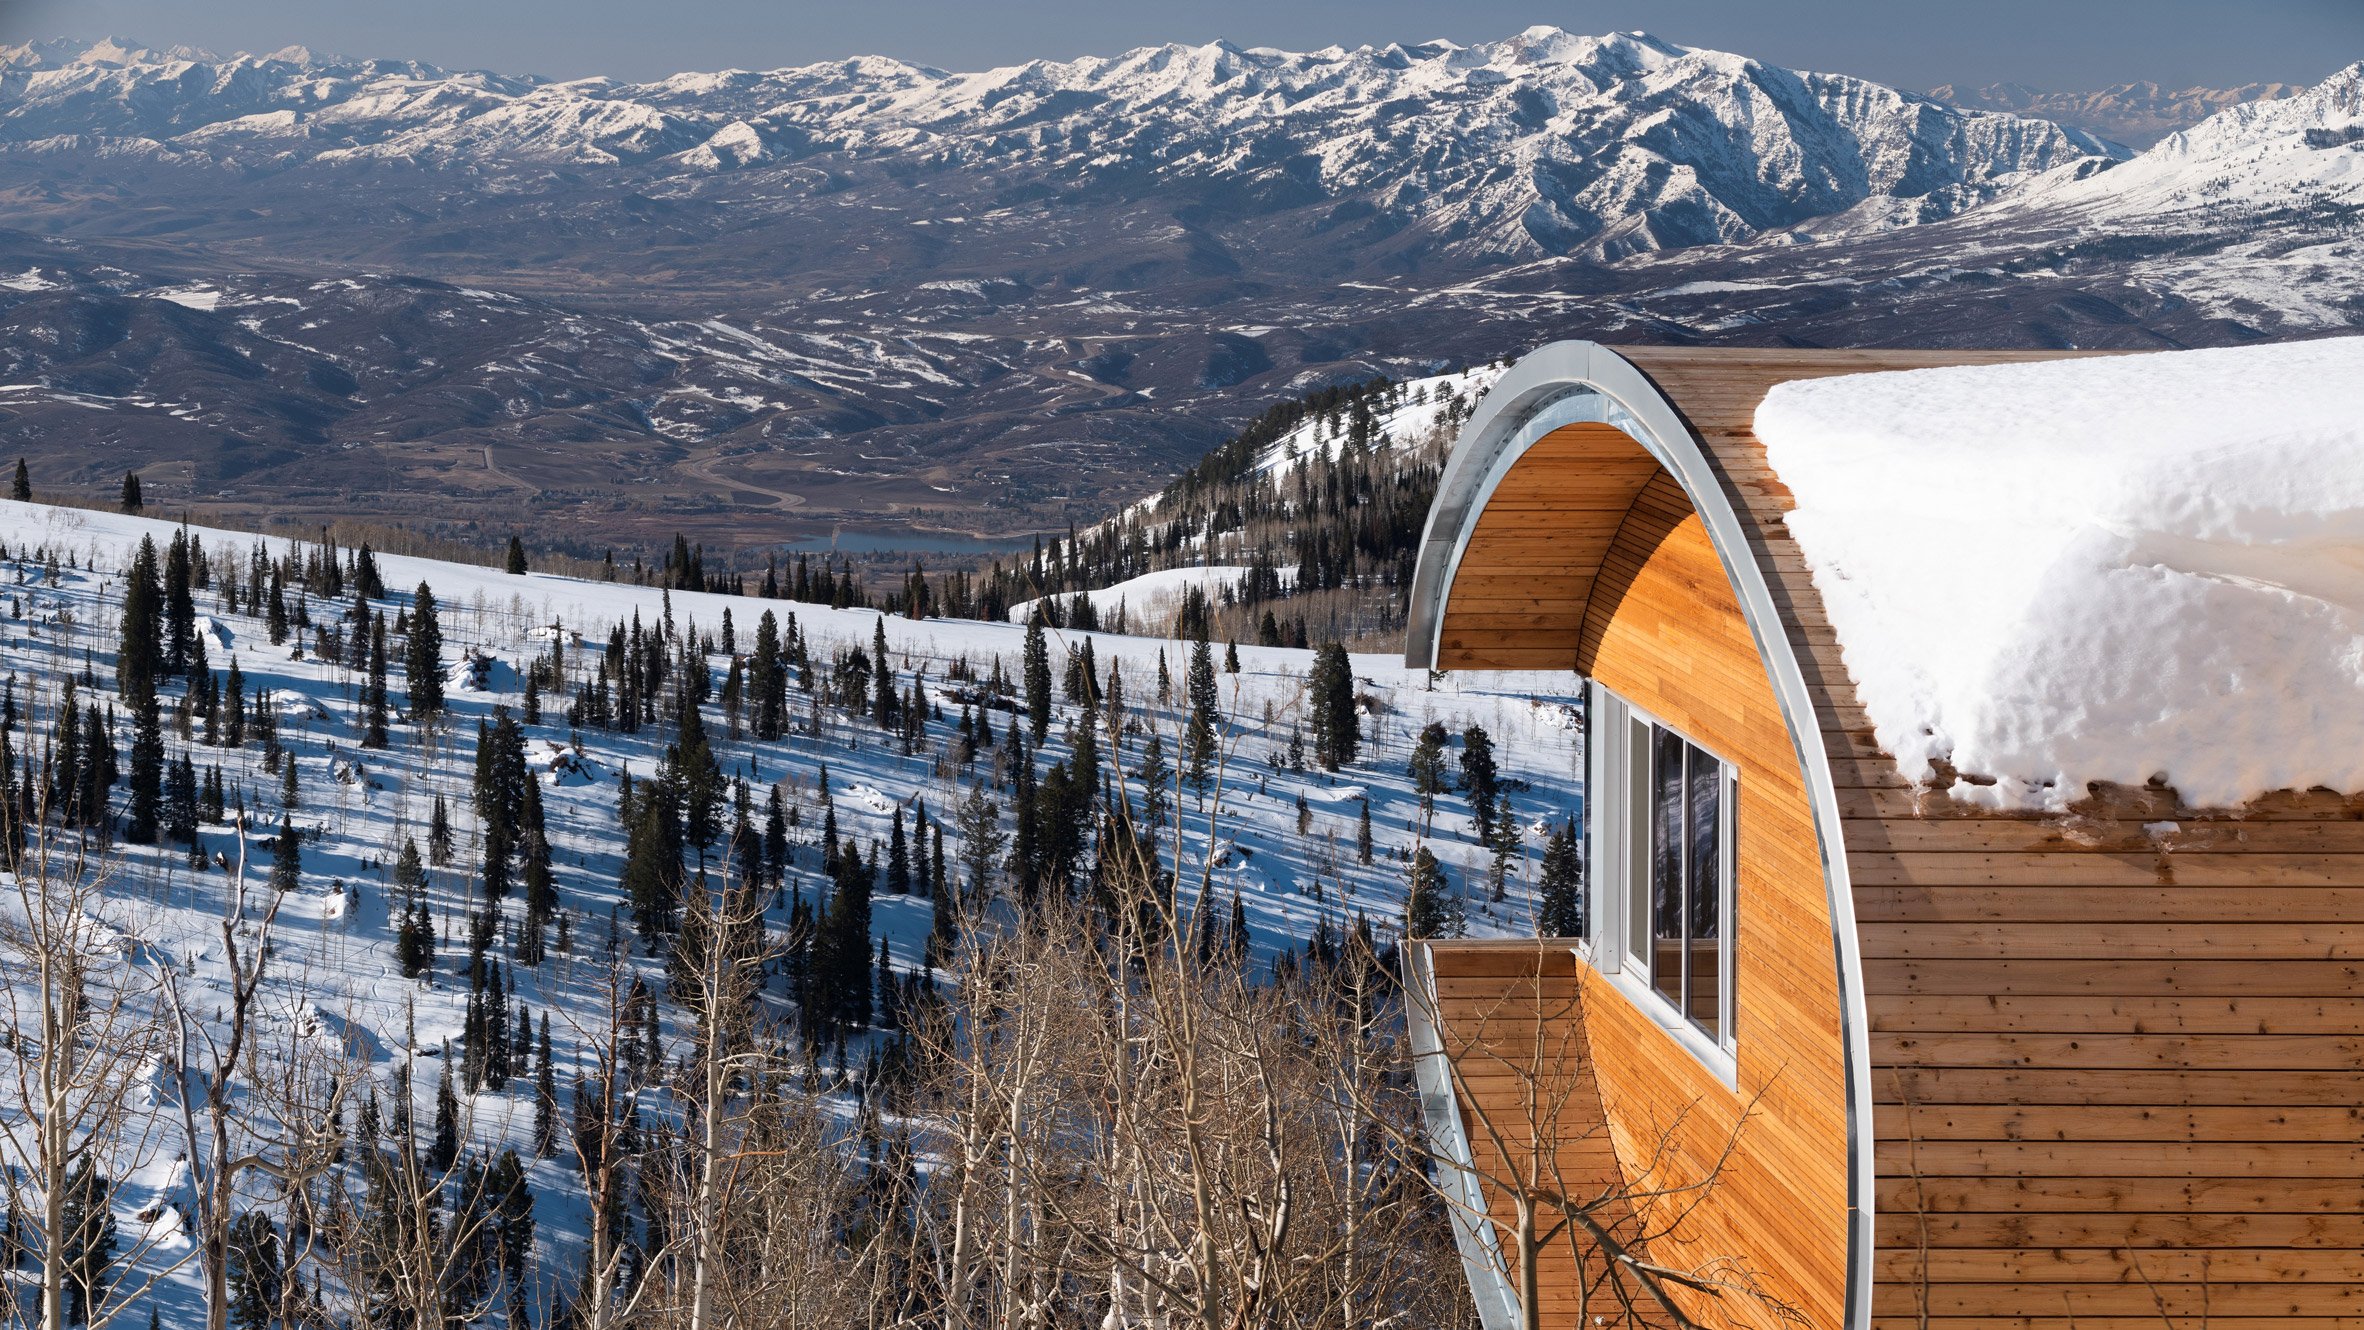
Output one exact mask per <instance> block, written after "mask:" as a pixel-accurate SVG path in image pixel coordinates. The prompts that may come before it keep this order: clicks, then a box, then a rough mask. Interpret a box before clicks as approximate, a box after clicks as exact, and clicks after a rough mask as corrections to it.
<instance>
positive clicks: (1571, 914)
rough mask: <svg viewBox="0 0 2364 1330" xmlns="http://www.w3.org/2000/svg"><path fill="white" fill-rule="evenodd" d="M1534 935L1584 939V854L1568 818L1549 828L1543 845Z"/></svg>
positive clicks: (1585, 926)
mask: <svg viewBox="0 0 2364 1330" xmlns="http://www.w3.org/2000/svg"><path fill="white" fill-rule="evenodd" d="M1539 906H1540V908H1539V909H1538V911H1537V916H1538V917H1537V932H1538V933H1539V934H1540V935H1542V936H1544V937H1584V936H1586V935H1587V920H1586V915H1585V900H1584V851H1583V847H1582V843H1581V842H1580V841H1579V840H1578V838H1577V835H1576V822H1575V819H1573V818H1571V819H1569V820H1568V821H1566V822H1563V823H1561V824H1560V825H1558V826H1555V827H1553V828H1552V829H1551V837H1550V839H1548V840H1546V841H1545V842H1544V843H1543V881H1542V900H1541V901H1540V902H1539Z"/></svg>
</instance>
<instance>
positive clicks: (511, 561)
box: [502, 536, 525, 577]
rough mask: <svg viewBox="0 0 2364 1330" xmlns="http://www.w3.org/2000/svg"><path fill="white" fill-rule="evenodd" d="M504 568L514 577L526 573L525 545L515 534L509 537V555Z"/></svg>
mask: <svg viewBox="0 0 2364 1330" xmlns="http://www.w3.org/2000/svg"><path fill="white" fill-rule="evenodd" d="M502 568H503V571H505V572H507V573H508V574H509V575H510V576H512V577H522V576H524V574H525V545H524V544H523V543H522V542H521V541H519V540H518V539H517V537H515V536H511V537H509V557H508V559H507V561H506V562H505V563H504V564H503V565H502Z"/></svg>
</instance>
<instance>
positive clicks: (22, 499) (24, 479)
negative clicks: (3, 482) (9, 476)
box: [8, 457, 33, 503]
mask: <svg viewBox="0 0 2364 1330" xmlns="http://www.w3.org/2000/svg"><path fill="white" fill-rule="evenodd" d="M8 497H9V498H12V499H14V500H16V501H17V502H18V503H31V502H32V501H33V473H32V472H31V471H29V470H27V469H26V468H25V459H23V458H22V457H20V458H18V459H16V479H15V480H14V481H11V482H10V483H9V486H8Z"/></svg>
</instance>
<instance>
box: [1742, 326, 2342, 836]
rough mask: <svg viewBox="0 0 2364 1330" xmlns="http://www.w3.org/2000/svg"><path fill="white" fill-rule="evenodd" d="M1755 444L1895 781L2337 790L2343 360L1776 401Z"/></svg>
mask: <svg viewBox="0 0 2364 1330" xmlns="http://www.w3.org/2000/svg"><path fill="white" fill-rule="evenodd" d="M1756 432H1757V436H1758V437H1759V438H1760V439H1762V440H1763V441H1764V444H1765V449H1766V454H1767V457H1768V459H1769V460H1770V461H1771V463H1772V465H1773V468H1774V469H1775V471H1776V472H1778V473H1779V475H1780V477H1781V479H1782V481H1783V483H1784V484H1786V485H1787V486H1788V487H1789V489H1790V491H1791V494H1792V495H1793V496H1794V499H1795V502H1796V509H1795V511H1794V512H1792V513H1791V514H1790V516H1789V519H1788V521H1789V527H1790V530H1791V532H1792V533H1793V534H1794V535H1795V536H1796V538H1797V541H1798V545H1799V548H1800V550H1801V551H1802V552H1803V553H1804V555H1805V558H1806V562H1807V565H1808V566H1809V568H1810V569H1811V570H1812V573H1813V578H1814V585H1815V588H1816V590H1818V591H1819V592H1820V593H1821V595H1822V599H1823V602H1824V604H1825V606H1826V607H1827V609H1828V612H1829V615H1830V620H1831V626H1832V627H1833V628H1834V629H1835V630H1836V631H1837V634H1838V639H1839V644H1840V647H1841V649H1842V652H1843V655H1844V658H1845V661H1846V665H1847V670H1848V673H1849V674H1851V675H1852V676H1854V679H1855V685H1856V692H1857V694H1858V696H1859V697H1860V698H1861V700H1862V703H1863V705H1864V707H1865V709H1866V711H1867V712H1868V713H1869V717H1870V720H1871V723H1872V725H1873V726H1874V728H1875V730H1876V732H1877V735H1878V738H1879V741H1880V744H1881V746H1882V747H1883V748H1885V749H1886V750H1887V751H1889V752H1891V753H1893V754H1895V755H1896V759H1897V762H1898V764H1899V766H1900V767H1901V768H1902V769H1903V772H1904V774H1905V775H1906V776H1908V777H1911V778H1914V779H1927V778H1929V777H1930V776H1932V775H1933V774H1934V771H1935V768H1934V767H1933V765H1932V764H1933V763H1934V762H1935V761H1937V760H1940V759H1943V760H1947V761H1950V762H1951V763H1952V765H1953V766H1954V768H1955V769H1956V770H1957V771H1959V772H1960V773H1962V774H1963V776H1964V777H1965V780H1964V781H1963V782H1962V783H1957V784H1956V785H1955V786H1954V790H1953V792H1954V793H1955V794H1956V795H1957V796H1959V797H1964V798H1967V799H1970V800H1973V801H1976V802H1980V803H1985V804H1990V805H1994V806H1999V807H2012V808H2030V807H2032V808H2053V809H2058V808H2062V807H2065V806H2066V805H2068V804H2070V803H2073V802H2075V801H2076V800H2077V799H2079V798H2081V797H2083V795H2084V793H2085V787H2086V783H2087V782H2089V781H2097V780H2104V781H2115V782H2122V783H2128V784H2141V783H2143V782H2145V781H2147V780H2150V779H2151V778H2153V777H2154V776H2160V777H2164V779H2165V780H2167V781H2168V782H2169V783H2171V784H2173V785H2174V786H2175V787H2176V789H2177V790H2178V791H2179V792H2180V794H2181V795H2182V796H2183V798H2184V799H2185V800H2186V801H2187V802H2190V803H2192V804H2195V805H2201V806H2233V805H2237V804H2239V803H2242V802H2244V801H2246V800H2249V799H2251V798H2254V797H2255V796H2257V795H2260V794H2264V793H2267V792H2269V791H2273V790H2278V789H2307V788H2311V787H2315V786H2326V787H2329V788H2331V789H2334V790H2338V791H2341V792H2354V791H2358V790H2364V337H2346V338H2335V339H2330V340H2325V341H2314V342H2300V343H2290V344H2282V345H2274V346H2249V347H2238V348H2231V349H2224V350H2208V351H2177V352H2164V353H2157V354H2147V355H2137V356H2113V357H2096V358H2077V359H2069V360H2054V361H2045V362H2040V363H2033V364H2018V365H1994V366H1975V367H1961V368H1950V369H1929V370H1912V371H1906V372H1899V373H1883V374H1858V375H1848V376H1844V377H1838V378H1828V379H1814V380H1807V381H1802V382H1794V383H1785V384H1782V385H1780V386H1778V387H1776V388H1774V389H1773V391H1772V392H1770V393H1768V394H1767V395H1766V397H1765V400H1764V402H1763V403H1762V404H1761V405H1759V407H1758V408H1757V415H1756Z"/></svg>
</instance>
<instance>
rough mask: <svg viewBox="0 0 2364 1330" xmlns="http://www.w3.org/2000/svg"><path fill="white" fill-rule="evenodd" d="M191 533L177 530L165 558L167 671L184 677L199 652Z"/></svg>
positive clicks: (163, 633) (165, 668)
mask: <svg viewBox="0 0 2364 1330" xmlns="http://www.w3.org/2000/svg"><path fill="white" fill-rule="evenodd" d="M190 579H191V569H190V566H189V533H188V532H186V531H176V532H174V533H173V537H172V545H171V547H170V549H169V550H168V551H167V552H166V554H165V557H164V626H163V631H162V638H163V645H164V673H166V674H169V675H172V676H174V677H175V678H180V677H184V676H186V677H194V676H193V675H190V672H189V666H190V664H191V657H192V656H194V655H195V654H196V651H197V600H196V597H195V596H194V595H193V594H192V593H191V591H190Z"/></svg>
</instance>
